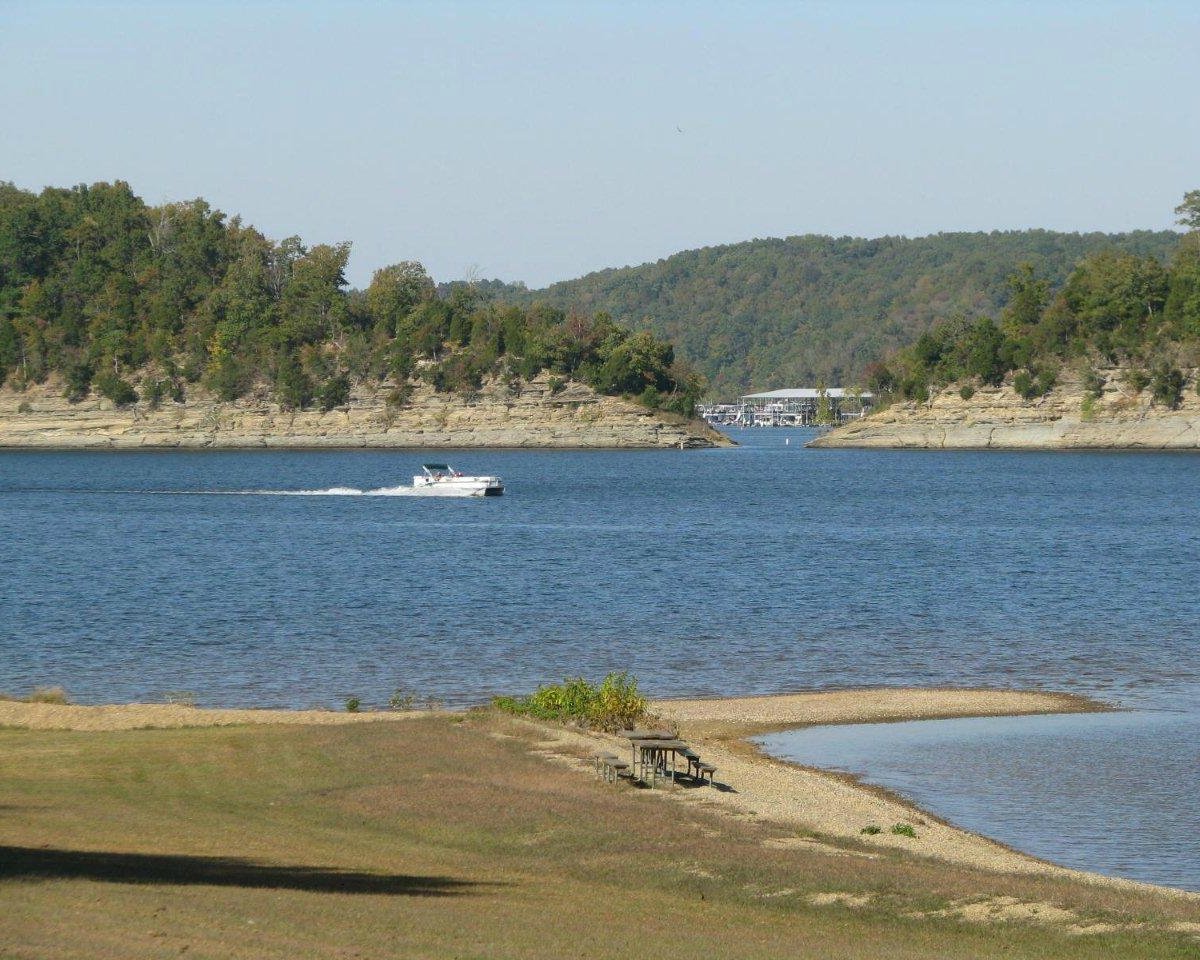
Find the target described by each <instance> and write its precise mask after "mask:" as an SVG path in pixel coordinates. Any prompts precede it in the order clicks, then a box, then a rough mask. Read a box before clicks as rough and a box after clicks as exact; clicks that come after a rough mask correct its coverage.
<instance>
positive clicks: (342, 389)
mask: <svg viewBox="0 0 1200 960" xmlns="http://www.w3.org/2000/svg"><path fill="white" fill-rule="evenodd" d="M349 399H350V377H349V376H347V375H346V374H345V373H339V374H338V375H337V376H336V377H330V378H329V379H328V380H326V381H325V382H324V383H322V384H321V387H320V389H318V390H317V403H318V405H319V406H320V407H321V410H322V412H324V413H328V412H329V411H330V410H332V409H333V408H334V407H340V406H341V405H342V404H344V403H345V402H346V401H347V400H349Z"/></svg>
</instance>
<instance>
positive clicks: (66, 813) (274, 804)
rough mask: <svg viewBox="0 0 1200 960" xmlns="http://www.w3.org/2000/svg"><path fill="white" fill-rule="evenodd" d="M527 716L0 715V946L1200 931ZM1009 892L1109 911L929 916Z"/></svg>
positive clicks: (240, 953)
mask: <svg viewBox="0 0 1200 960" xmlns="http://www.w3.org/2000/svg"><path fill="white" fill-rule="evenodd" d="M537 738H538V734H537V732H536V731H534V730H532V729H531V728H530V727H529V726H527V725H525V724H522V723H521V722H520V721H516V720H511V719H505V718H502V717H498V716H494V715H489V714H479V715H468V716H467V717H466V718H465V719H464V718H462V717H444V716H437V717H429V718H427V719H418V720H413V721H403V722H396V723H382V724H364V725H360V726H326V727H307V726H292V727H269V726H259V727H248V726H247V727H226V728H206V729H184V730H133V731H123V732H111V733H95V732H89V733H78V732H54V731H30V730H18V729H0V956H3V957H5V958H38V960H43V958H45V960H49V958H67V957H72V958H75V957H78V958H84V957H86V958H122V960H133V958H158V957H179V956H187V957H222V958H224V957H230V958H234V957H236V958H248V957H256V958H257V957H265V958H276V957H277V958H289V960H292V958H298V957H305V958H310V957H337V958H351V957H360V958H372V957H459V958H499V957H521V958H541V957H546V958H555V960H558V958H563V957H597V958H601V957H614V958H615V957H622V958H625V957H629V956H647V957H656V958H657V957H661V958H672V957H687V958H694V957H697V956H711V957H720V958H734V957H822V958H852V957H861V958H876V957H883V956H886V957H888V958H896V960H900V958H910V957H912V958H915V957H955V958H958V957H971V958H989V957H1009V958H1015V957H1029V958H1057V957H1081V958H1091V957H1095V958H1101V957H1104V958H1114V957H1120V958H1138V957H1146V958H1156V960H1164V958H1176V957H1178V958H1184V957H1188V958H1195V957H1196V956H1197V954H1198V952H1200V946H1198V944H1197V941H1196V939H1195V938H1194V936H1189V935H1186V934H1184V933H1178V932H1170V931H1169V930H1168V929H1166V928H1167V927H1169V925H1170V924H1171V923H1179V922H1192V923H1195V922H1197V921H1200V910H1198V909H1197V907H1196V906H1195V905H1194V904H1189V903H1184V902H1174V901H1171V900H1168V899H1166V898H1161V897H1158V896H1155V895H1145V896H1142V895H1134V896H1130V895H1129V894H1127V893H1121V892H1115V891H1112V890H1106V889H1102V888H1093V887H1090V886H1084V885H1078V884H1074V883H1068V882H1062V881H1056V880H1048V879H1036V878H1035V879H1030V878H1025V879H1016V878H1009V877H1002V876H997V875H989V874H983V873H975V872H972V871H968V870H961V869H957V868H954V867H949V866H943V865H938V864H935V863H932V862H928V861H923V860H920V859H917V858H912V857H906V856H904V855H903V854H888V853H886V852H885V853H883V854H878V853H877V852H876V854H875V855H873V856H871V857H867V856H864V855H863V854H862V852H861V851H856V850H853V849H847V850H845V851H844V852H843V853H842V854H840V855H839V854H838V852H837V851H835V850H832V849H831V848H829V847H820V846H813V848H812V849H804V847H805V846H808V845H807V844H804V843H802V842H800V843H798V844H796V845H795V846H788V845H787V844H788V843H789V840H792V841H796V840H797V839H798V838H796V837H795V836H794V834H793V835H792V837H790V838H789V837H788V836H787V835H786V831H784V830H783V829H781V828H779V827H773V826H771V825H769V824H763V823H757V822H754V820H753V818H749V819H743V820H737V819H733V818H731V817H729V816H728V815H726V814H721V813H719V812H717V811H713V810H709V809H706V808H705V807H704V806H703V805H697V804H686V805H685V804H679V803H673V802H670V801H669V800H668V799H667V798H665V797H664V796H663V795H662V792H661V791H645V790H635V789H633V788H631V787H628V786H624V785H621V786H614V785H610V784H606V783H603V782H599V781H597V780H595V779H594V778H591V777H589V776H587V775H585V774H583V773H581V772H580V771H579V770H576V769H571V768H569V767H568V766H565V765H563V764H556V763H551V762H548V761H547V760H546V759H545V758H543V757H540V756H537V755H535V754H533V753H531V751H530V748H531V744H532V741H534V740H536V739H537ZM705 789H708V788H705ZM1004 896H1008V897H1016V898H1020V899H1021V900H1023V901H1031V902H1037V903H1044V904H1055V905H1056V906H1057V907H1059V908H1062V909H1066V910H1070V911H1072V915H1073V916H1074V917H1075V921H1073V922H1075V924H1076V925H1078V923H1079V922H1080V918H1082V922H1084V923H1102V924H1107V925H1109V926H1111V927H1117V928H1118V929H1115V930H1110V931H1109V932H1105V933H1092V934H1084V935H1078V934H1072V933H1070V932H1068V930H1067V929H1066V927H1065V926H1064V925H1063V924H1061V923H1059V924H1048V923H1044V922H1037V921H1031V922H1006V923H968V922H962V921H960V920H956V919H950V918H944V917H938V916H934V915H933V914H936V913H938V912H939V911H941V910H944V909H946V908H947V907H948V906H949V905H950V904H952V903H961V902H962V901H964V900H984V899H985V898H994V897H1004ZM833 901H840V902H833ZM847 903H863V904H864V905H861V906H849V905H846V904H847ZM1131 925H1137V927H1136V929H1129V927H1130V926H1131Z"/></svg>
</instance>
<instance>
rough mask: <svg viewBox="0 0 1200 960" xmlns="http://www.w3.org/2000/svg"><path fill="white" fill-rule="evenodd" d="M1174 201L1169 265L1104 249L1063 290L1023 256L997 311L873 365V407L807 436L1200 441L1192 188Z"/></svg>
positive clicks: (889, 440)
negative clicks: (1179, 230)
mask: <svg viewBox="0 0 1200 960" xmlns="http://www.w3.org/2000/svg"><path fill="white" fill-rule="evenodd" d="M1176 213H1178V214H1180V220H1179V222H1180V223H1181V224H1182V225H1184V226H1186V227H1189V228H1191V229H1190V232H1189V233H1187V234H1185V235H1184V236H1183V237H1182V238H1181V240H1180V242H1179V245H1178V247H1177V249H1176V250H1175V252H1174V254H1173V256H1172V258H1171V259H1170V261H1169V262H1168V263H1166V264H1164V263H1162V262H1160V261H1159V260H1158V259H1157V258H1156V257H1153V256H1139V255H1137V254H1134V253H1130V252H1128V251H1121V250H1116V249H1109V250H1103V251H1100V252H1098V253H1095V254H1093V255H1091V256H1088V257H1086V258H1084V259H1083V260H1082V261H1080V263H1079V264H1078V265H1077V266H1076V267H1075V269H1074V271H1073V272H1072V273H1071V275H1070V276H1069V277H1068V278H1067V280H1066V282H1065V283H1064V284H1063V285H1062V286H1061V288H1059V289H1055V288H1054V286H1053V284H1052V283H1051V281H1050V280H1049V279H1048V278H1047V277H1046V276H1044V275H1040V274H1039V272H1038V269H1037V268H1036V267H1035V266H1034V265H1033V264H1030V263H1027V264H1024V265H1023V266H1022V267H1021V269H1019V270H1018V271H1017V272H1016V273H1014V274H1013V275H1012V276H1011V277H1010V278H1009V300H1008V304H1007V306H1005V308H1004V310H1003V311H1002V312H1001V313H1000V315H999V317H998V318H996V319H993V318H991V317H982V318H979V319H974V320H972V319H969V318H967V317H959V318H956V319H953V320H950V321H947V322H944V323H941V324H939V325H937V326H935V327H934V328H933V329H932V330H930V331H928V332H926V333H924V334H922V335H921V336H920V337H919V338H918V339H917V340H916V342H915V343H914V344H912V345H911V346H910V347H908V348H907V349H905V350H902V351H900V352H898V353H897V354H895V355H893V356H892V357H891V358H889V359H888V360H887V361H885V362H881V363H875V364H873V365H872V366H871V368H869V369H868V371H867V380H868V383H869V385H870V387H871V389H872V391H873V392H874V393H875V394H876V396H878V397H881V398H883V400H884V402H883V403H882V404H881V406H880V408H879V409H878V410H877V411H876V412H875V413H873V414H872V415H871V416H868V417H865V418H863V419H861V420H859V421H856V422H853V423H850V424H848V425H845V426H842V427H841V428H839V429H837V430H834V431H832V432H831V433H829V434H828V435H826V436H823V437H821V438H819V439H818V440H816V441H814V443H813V444H812V445H813V446H818V447H923V448H934V447H938V448H940V447H960V448H964V447H965V448H969V447H1007V448H1025V449H1029V448H1033V449H1040V448H1103V449H1155V450H1194V449H1200V190H1194V191H1192V192H1191V193H1189V194H1187V195H1186V196H1185V197H1184V200H1183V203H1181V204H1180V205H1179V206H1178V207H1177V208H1176ZM889 400H890V403H889V402H888V401H889Z"/></svg>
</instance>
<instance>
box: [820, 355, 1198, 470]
mask: <svg viewBox="0 0 1200 960" xmlns="http://www.w3.org/2000/svg"><path fill="white" fill-rule="evenodd" d="M1126 373H1127V371H1126V370H1125V369H1122V368H1120V367H1113V368H1109V369H1103V370H1100V371H1099V374H1100V376H1101V379H1102V380H1103V383H1104V386H1103V390H1102V391H1101V393H1100V395H1099V396H1098V397H1092V396H1089V393H1088V388H1087V386H1086V385H1085V383H1084V382H1083V378H1082V377H1081V376H1079V375H1078V374H1077V373H1075V374H1073V373H1070V372H1069V371H1063V373H1062V374H1061V375H1060V377H1059V381H1058V384H1057V385H1056V386H1055V387H1054V389H1052V390H1050V391H1049V392H1047V393H1046V394H1045V395H1044V396H1041V397H1037V398H1034V399H1025V398H1023V397H1021V396H1020V395H1019V394H1018V393H1017V392H1016V391H1015V390H1014V389H1013V387H1012V384H1011V383H1010V382H1006V383H1004V384H1002V385H1001V386H998V387H988V386H982V387H979V388H977V389H976V390H975V391H974V393H973V395H971V396H970V398H969V399H964V398H963V397H962V396H961V395H960V393H959V390H958V389H957V387H954V388H947V389H945V390H942V391H940V392H938V393H936V394H934V395H933V396H931V397H930V399H929V401H928V402H924V403H918V402H911V401H910V402H904V403H896V404H893V405H892V406H890V407H887V408H885V409H882V410H879V411H877V412H876V413H873V414H871V415H870V416H867V417H864V418H863V419H862V420H856V421H853V422H851V423H849V424H847V425H846V426H843V427H839V428H838V429H836V430H832V431H830V432H829V433H827V434H825V435H824V436H822V437H819V438H817V439H816V440H814V441H813V442H812V443H811V444H810V446H813V447H883V448H886V447H894V448H914V449H964V450H967V449H987V448H995V449H1010V450H1072V449H1076V450H1086V449H1093V450H1200V395H1197V392H1196V389H1195V387H1196V375H1195V371H1192V374H1191V375H1190V376H1188V377H1187V379H1186V387H1185V389H1184V390H1183V391H1182V392H1181V393H1180V397H1179V402H1178V405H1177V406H1175V407H1171V406H1168V405H1163V404H1156V403H1155V402H1154V400H1153V399H1152V396H1151V393H1150V391H1149V390H1145V389H1143V390H1136V389H1134V388H1133V387H1132V386H1129V385H1128V381H1129V379H1130V378H1129V377H1128V376H1126Z"/></svg>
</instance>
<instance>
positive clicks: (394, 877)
mask: <svg viewBox="0 0 1200 960" xmlns="http://www.w3.org/2000/svg"><path fill="white" fill-rule="evenodd" d="M76 879H81V880H99V881H103V882H107V883H162V884H180V885H207V886H216V887H251V888H263V889H270V890H307V891H312V892H316V893H375V894H390V895H392V896H406V897H446V896H456V895H462V894H466V893H471V892H474V891H477V890H479V888H482V887H494V886H497V884H494V883H486V882H479V881H475V880H456V879H455V878H453V877H438V876H420V875H411V874H404V873H400V874H394V873H363V872H359V871H352V870H338V869H335V868H331V867H297V866H277V865H273V864H267V863H256V862H255V861H253V860H243V859H240V858H237V857H195V856H187V855H183V854H157V853H103V852H93V851H84V850H54V849H43V848H38V847H9V846H3V845H0V883H4V882H6V881H13V880H76Z"/></svg>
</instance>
